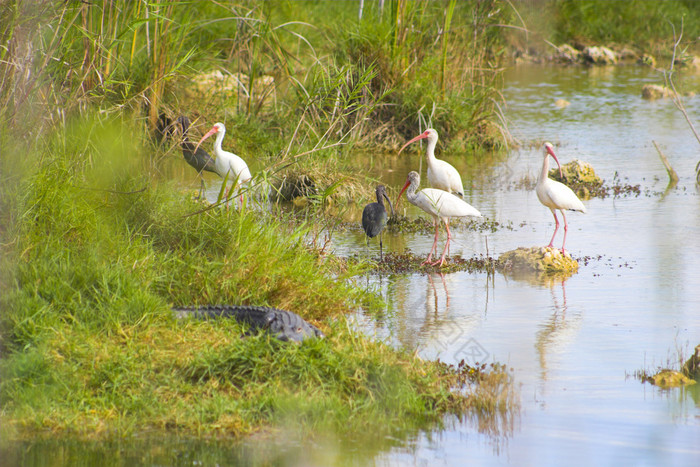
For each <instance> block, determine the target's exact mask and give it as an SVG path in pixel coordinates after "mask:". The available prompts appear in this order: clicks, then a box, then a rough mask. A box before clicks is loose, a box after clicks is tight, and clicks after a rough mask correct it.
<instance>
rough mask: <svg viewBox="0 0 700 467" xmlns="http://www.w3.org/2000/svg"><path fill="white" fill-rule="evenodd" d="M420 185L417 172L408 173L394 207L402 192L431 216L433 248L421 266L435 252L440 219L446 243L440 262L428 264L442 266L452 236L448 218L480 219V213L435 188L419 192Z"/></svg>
mask: <svg viewBox="0 0 700 467" xmlns="http://www.w3.org/2000/svg"><path fill="white" fill-rule="evenodd" d="M419 185H420V175H418V172H413V171H412V172H409V174H408V177H407V179H406V184H405V185H404V186H403V189H402V190H401V193H399V197H398V198H397V200H396V205H397V207H398V204H399V200H400V199H401V195H402V194H403V192H404V191H405V192H406V198H408V201H409V202H410V203H411V204H413V205H414V206H417V207H419V208H421V209H422V210H423V211H425V212H427V213H428V214H430V215H431V216H433V224H434V225H435V240H433V247H432V248H431V249H430V253H429V254H428V258H427V259H426V260H425V261H423V263H421V265H422V264H425V263H430V258H432V256H433V251H436V247H437V241H438V234H439V232H440V230H439V229H440V222H439V219H441V220H442V221H443V222H444V223H445V228H446V229H447V242H446V243H445V249H444V250H442V256H441V257H440V261H435V262H434V263H430V264H433V265H435V264H438V263H440V266H442V265H443V264H444V263H445V252H447V248H448V246H449V245H450V240H451V239H452V234H451V233H450V225H449V218H450V217H465V216H476V217H481V213H480V212H479V211H477V210H476V209H474V208H473V207H472V206H471V205H470V204H469V203H467V202H466V201H464V200H462V199H461V198H459V197H457V196H455V195H453V194H452V193H448V192H446V191H443V190H438V189H435V188H424V189H422V190H420V191H419V192H416V190H418V186H419Z"/></svg>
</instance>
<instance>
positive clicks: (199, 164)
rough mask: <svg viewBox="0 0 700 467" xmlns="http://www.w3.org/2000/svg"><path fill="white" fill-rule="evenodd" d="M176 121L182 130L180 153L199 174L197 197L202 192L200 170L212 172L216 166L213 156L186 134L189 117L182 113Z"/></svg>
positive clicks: (188, 126) (202, 185)
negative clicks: (199, 181) (199, 183)
mask: <svg viewBox="0 0 700 467" xmlns="http://www.w3.org/2000/svg"><path fill="white" fill-rule="evenodd" d="M177 123H178V124H179V125H180V129H181V130H182V141H181V142H180V147H182V155H183V156H184V157H185V161H187V163H188V164H190V165H191V166H192V167H194V169H195V170H196V171H197V173H198V174H199V178H200V180H201V181H202V184H201V185H200V188H199V194H198V195H197V198H200V197H201V196H202V193H204V177H202V172H204V171H206V172H214V173H216V167H215V164H214V158H213V157H211V156H210V155H209V153H208V152H207V151H205V150H204V149H203V148H200V147H197V143H194V142H192V141H190V139H189V138H188V136H187V131H188V130H189V128H190V119H189V118H187V117H185V116H184V115H182V116H180V117H178V119H177Z"/></svg>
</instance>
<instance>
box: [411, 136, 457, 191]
mask: <svg viewBox="0 0 700 467" xmlns="http://www.w3.org/2000/svg"><path fill="white" fill-rule="evenodd" d="M419 139H427V140H428V146H427V148H426V150H425V158H426V159H427V160H428V183H430V186H431V187H433V188H437V189H439V190H444V191H447V192H448V193H454V194H456V195H457V196H459V197H460V198H464V186H463V185H462V177H460V176H459V172H457V169H455V168H454V167H453V166H452V165H451V164H449V163H447V162H445V161H443V160H440V159H437V158H436V157H435V145H437V142H438V132H437V131H435V130H433V129H432V128H429V129H427V130H425V131H424V132H423V133H421V134H420V135H418V136H416V137H415V138H413V139H412V140H410V141H409V142H408V143H406V144H404V145H403V147H402V148H401V149H400V150H399V154H401V151H403V150H404V148H405V147H406V146H408V145H409V144H411V143H413V142H415V141H418V140H419Z"/></svg>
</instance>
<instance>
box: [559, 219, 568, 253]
mask: <svg viewBox="0 0 700 467" xmlns="http://www.w3.org/2000/svg"><path fill="white" fill-rule="evenodd" d="M560 212H561V217H563V218H564V241H563V242H561V254H562V255H564V256H566V250H565V249H564V244H565V243H566V233H567V232H568V231H569V223H568V222H566V214H564V210H563V209H560Z"/></svg>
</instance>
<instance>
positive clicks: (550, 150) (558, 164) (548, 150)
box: [547, 146, 564, 179]
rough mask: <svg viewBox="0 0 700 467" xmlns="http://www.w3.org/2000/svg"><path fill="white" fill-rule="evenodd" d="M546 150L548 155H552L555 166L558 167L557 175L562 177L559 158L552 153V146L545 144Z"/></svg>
mask: <svg viewBox="0 0 700 467" xmlns="http://www.w3.org/2000/svg"><path fill="white" fill-rule="evenodd" d="M547 152H548V153H549V155H550V156H552V157H553V158H554V162H556V163H557V166H558V167H559V177H560V178H561V179H563V178H564V174H563V173H562V171H561V164H560V163H559V159H557V156H556V155H555V154H554V151H553V150H552V148H550V147H549V146H547Z"/></svg>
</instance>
